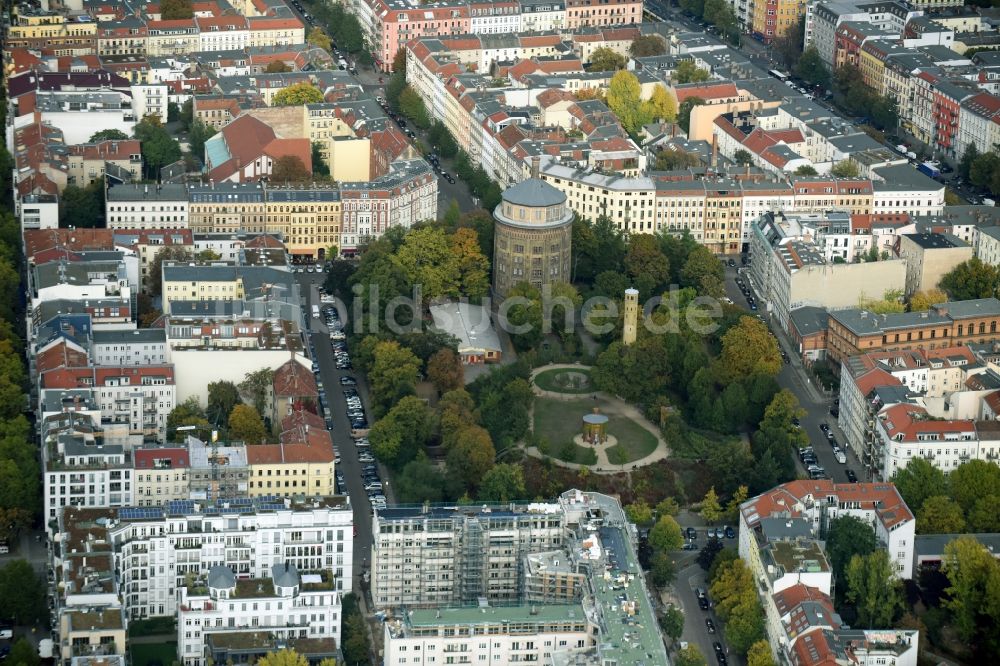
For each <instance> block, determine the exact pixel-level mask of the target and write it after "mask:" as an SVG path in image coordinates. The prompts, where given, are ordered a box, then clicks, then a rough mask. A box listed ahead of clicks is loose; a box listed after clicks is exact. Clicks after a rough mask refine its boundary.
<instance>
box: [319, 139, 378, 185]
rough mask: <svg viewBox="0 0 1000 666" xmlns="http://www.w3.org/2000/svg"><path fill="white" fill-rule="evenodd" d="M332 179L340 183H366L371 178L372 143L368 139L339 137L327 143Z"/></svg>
mask: <svg viewBox="0 0 1000 666" xmlns="http://www.w3.org/2000/svg"><path fill="white" fill-rule="evenodd" d="M327 146H328V149H327V152H328V154H329V156H330V159H329V161H328V162H327V164H328V165H330V177H331V178H332V179H333V180H335V181H338V182H343V181H346V182H364V181H366V180H369V178H370V176H371V155H372V142H371V139H367V138H355V137H353V136H352V137H337V138H332V139H330V140H329V141H328V142H327Z"/></svg>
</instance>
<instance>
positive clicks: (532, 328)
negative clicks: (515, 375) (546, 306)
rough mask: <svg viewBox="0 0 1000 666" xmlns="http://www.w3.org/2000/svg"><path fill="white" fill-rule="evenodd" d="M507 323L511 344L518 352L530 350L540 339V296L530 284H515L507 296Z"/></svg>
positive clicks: (505, 304)
mask: <svg viewBox="0 0 1000 666" xmlns="http://www.w3.org/2000/svg"><path fill="white" fill-rule="evenodd" d="M508 303H510V304H511V305H510V306H509V307H507V323H508V325H509V326H510V327H511V328H510V329H509V330H510V334H511V342H513V343H514V347H516V348H517V349H518V351H527V350H528V349H532V348H534V347H535V345H537V344H538V342H539V341H540V340H541V339H542V294H541V292H540V291H539V290H538V289H537V288H536V287H535V286H534V285H532V284H531V283H530V282H519V283H517V284H515V285H514V286H513V287H512V288H511V289H510V292H509V293H508V294H507V301H506V302H505V303H504V304H503V305H502V306H501V313H502V312H503V308H504V306H507V305H508Z"/></svg>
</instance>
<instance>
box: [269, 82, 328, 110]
mask: <svg viewBox="0 0 1000 666" xmlns="http://www.w3.org/2000/svg"><path fill="white" fill-rule="evenodd" d="M322 101H323V92H322V91H321V90H320V89H319V88H317V87H316V86H314V85H313V84H311V83H309V82H308V81H300V82H299V83H293V84H292V85H290V86H286V87H285V88H282V89H281V90H279V91H278V92H276V93H275V94H274V98H273V99H272V100H271V106H303V105H305V104H319V103H320V102H322Z"/></svg>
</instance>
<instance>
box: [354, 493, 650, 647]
mask: <svg viewBox="0 0 1000 666" xmlns="http://www.w3.org/2000/svg"><path fill="white" fill-rule="evenodd" d="M372 529H373V536H374V537H375V549H374V550H373V552H372V557H373V560H372V561H373V568H372V571H373V588H372V590H373V593H374V594H377V595H378V596H377V597H376V602H375V603H376V605H377V606H379V607H383V608H387V609H389V612H390V616H389V617H388V619H387V621H386V622H385V625H384V627H385V628H384V639H385V643H384V644H385V654H386V661H387V662H388V663H399V664H401V663H410V662H411V660H412V663H429V664H433V663H449V660H452V661H454V662H455V663H472V662H473V660H474V659H478V660H481V661H489V662H490V663H494V664H503V665H510V664H518V663H525V662H529V663H550V664H556V665H559V666H563V665H571V664H579V665H581V666H597V665H600V664H607V663H618V664H635V663H645V664H651V665H656V666H661V665H662V666H666V664H667V663H668V661H667V655H666V651H665V650H664V647H663V639H662V637H661V636H660V632H659V629H658V628H657V626H656V624H655V618H654V615H653V606H652V604H651V602H650V598H649V594H648V592H647V590H646V588H645V583H644V578H643V576H642V574H641V569H640V568H639V564H638V557H637V556H636V554H635V553H636V551H635V542H634V532H633V531H632V530H631V529H630V526H629V524H628V521H627V519H626V517H625V514H624V512H623V511H622V509H621V505H620V504H619V503H618V502H617V501H616V500H614V499H613V498H611V497H608V496H606V495H601V494H598V493H584V492H581V491H578V490H571V491H567V492H566V493H563V495H562V496H560V498H559V501H558V503H552V504H512V505H508V506H502V507H501V506H492V507H491V506H484V507H479V508H473V507H453V506H449V507H430V506H425V507H423V508H422V509H421V508H415V509H407V508H403V507H390V508H388V509H384V510H380V511H377V512H376V514H375V521H374V523H373V527H372ZM557 543H558V547H556V548H548V547H547V546H548V545H552V544H557ZM400 549H402V550H403V551H405V552H406V553H409V555H408V556H404V559H403V560H401V561H400V564H399V565H395V564H391V565H390V571H392V572H393V573H390V574H389V576H388V578H387V577H386V573H385V570H384V569H383V568H382V567H383V563H385V562H396V561H397V555H396V552H398V551H399V550H400ZM390 550H391V551H393V552H391V553H390ZM449 552H450V553H451V555H449ZM421 554H424V555H423V556H421ZM397 566H401V569H409V574H408V575H405V574H404V575H403V576H402V577H401V576H400V575H399V574H396V573H395V572H394V570H395V569H396V567H397ZM380 570H381V571H382V573H381V574H380V573H379V571H380ZM512 570H513V571H512ZM514 572H516V574H515V573H514ZM518 578H521V581H522V582H521V583H520V584H519V583H518V582H517V579H518ZM375 580H379V581H380V582H379V583H378V584H377V585H376V584H375V582H374V581H375ZM407 580H408V581H409V585H410V586H409V587H408V588H407V587H406V585H407V583H406V581H407ZM396 581H399V582H396ZM414 581H417V582H414ZM387 583H388V584H387ZM518 586H519V587H520V588H521V592H515V591H514V588H515V587H518ZM484 592H485V593H486V594H484ZM490 592H493V593H494V594H492V595H491V594H490ZM383 595H384V596H383ZM380 598H386V599H390V601H388V604H387V605H386V604H384V603H382V602H380V601H379V599H380ZM463 599H468V600H475V603H472V604H469V603H468V602H465V601H463ZM543 600H546V601H543ZM404 659H405V660H406V661H405V662H404Z"/></svg>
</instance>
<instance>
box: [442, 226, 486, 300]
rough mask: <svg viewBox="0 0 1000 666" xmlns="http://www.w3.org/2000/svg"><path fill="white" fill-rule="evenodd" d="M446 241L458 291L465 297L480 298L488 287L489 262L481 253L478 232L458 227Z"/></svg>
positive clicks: (469, 228)
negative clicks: (456, 279)
mask: <svg viewBox="0 0 1000 666" xmlns="http://www.w3.org/2000/svg"><path fill="white" fill-rule="evenodd" d="M448 243H449V245H450V247H451V253H452V258H453V260H454V263H455V267H456V270H457V273H458V275H457V277H458V288H459V291H460V292H461V293H462V294H463V295H464V296H466V297H467V298H471V299H478V298H482V297H483V296H485V295H486V294H487V292H489V288H490V262H489V259H487V258H486V256H485V255H484V254H483V250H482V245H481V243H480V240H479V232H478V231H477V230H476V229H473V228H471V227H459V228H458V229H455V231H454V232H453V233H452V234H451V236H450V237H449V239H448Z"/></svg>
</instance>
